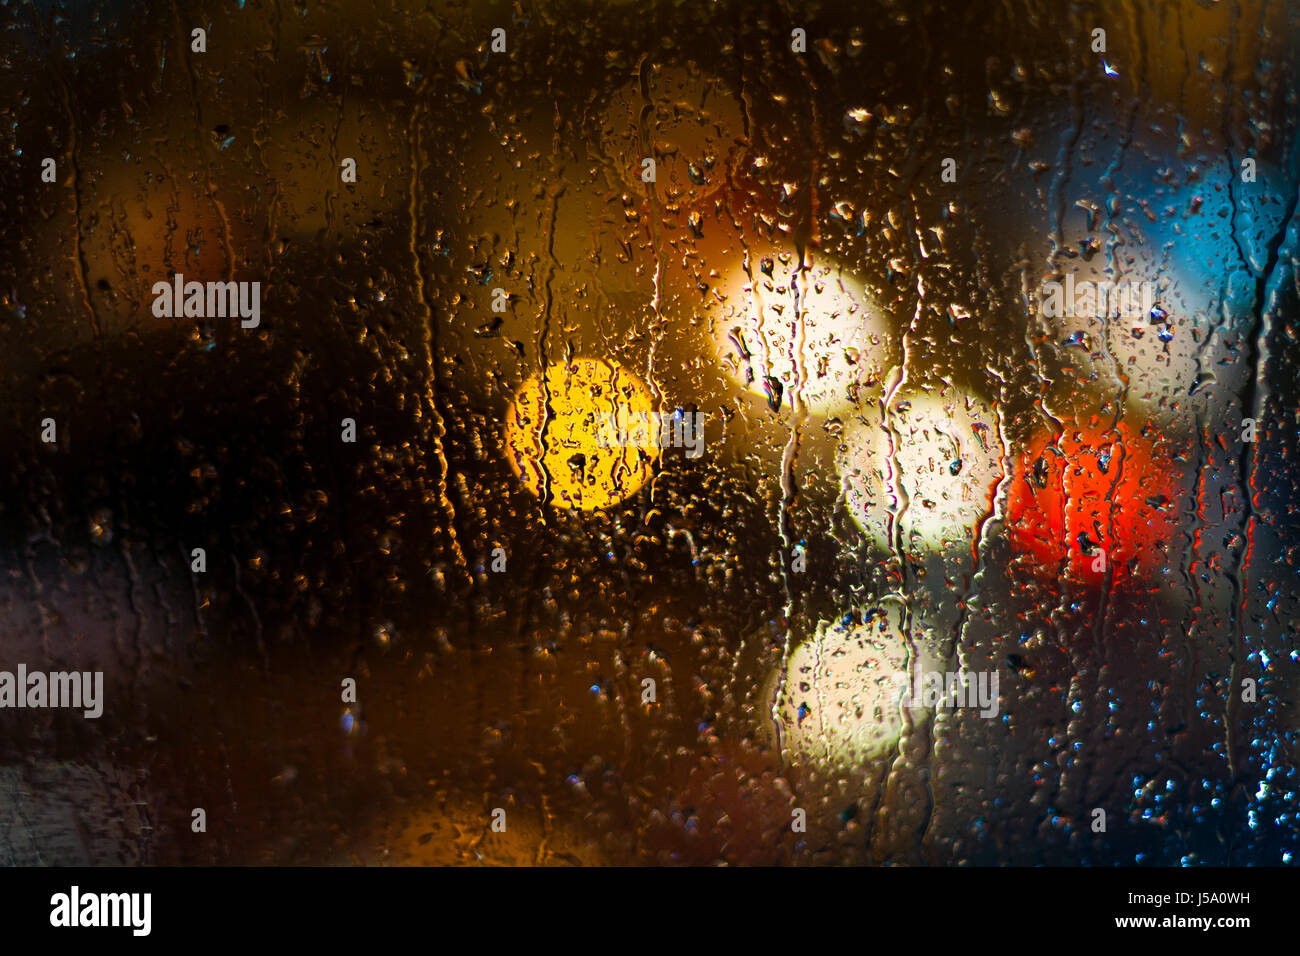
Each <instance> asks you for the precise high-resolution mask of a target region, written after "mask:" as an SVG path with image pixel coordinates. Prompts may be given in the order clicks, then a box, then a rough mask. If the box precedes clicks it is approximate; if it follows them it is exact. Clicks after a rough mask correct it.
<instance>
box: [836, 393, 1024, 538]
mask: <svg viewBox="0 0 1300 956" xmlns="http://www.w3.org/2000/svg"><path fill="white" fill-rule="evenodd" d="M864 419H865V420H864ZM1001 455H1002V445H1001V440H1000V438H999V429H998V420H997V415H996V413H995V411H994V409H993V408H992V407H991V406H990V405H989V404H988V403H987V402H985V401H983V400H981V399H978V398H976V397H975V396H973V395H970V394H969V393H966V392H964V391H963V390H961V389H958V388H955V387H952V386H949V387H947V388H944V389H942V390H938V391H923V390H920V389H916V388H905V389H904V390H903V391H900V392H899V393H898V394H896V395H894V396H892V398H891V400H890V402H889V405H888V407H882V406H880V405H877V406H876V407H875V408H873V409H869V410H868V411H867V412H866V414H865V415H864V416H863V417H859V418H855V419H854V421H853V423H852V424H850V425H848V426H847V427H846V428H845V430H844V434H843V436H842V443H841V448H840V451H839V453H838V454H837V456H836V466H837V470H838V472H839V475H840V482H841V489H842V492H843V495H844V502H845V506H846V508H847V509H848V512H849V514H850V515H851V516H852V517H853V520H854V522H855V523H856V524H857V526H858V527H859V528H860V529H861V530H862V531H863V533H865V534H866V535H867V536H868V537H869V538H871V540H872V541H873V542H874V543H875V545H876V546H877V547H878V548H880V549H882V550H889V549H890V546H891V542H892V529H893V525H894V522H895V521H896V522H897V523H898V525H899V527H898V532H899V538H898V540H899V541H900V542H901V546H902V547H903V549H904V550H905V551H907V552H909V553H916V552H917V551H922V550H925V551H946V550H949V549H952V548H969V547H970V546H971V544H972V542H973V541H974V537H975V534H976V532H977V530H978V527H979V523H980V521H981V519H982V518H984V517H985V516H986V515H987V514H988V513H989V511H990V509H991V508H992V498H993V493H994V490H995V488H996V485H997V482H998V479H999V478H1000V477H1001V476H1002V465H1001Z"/></svg>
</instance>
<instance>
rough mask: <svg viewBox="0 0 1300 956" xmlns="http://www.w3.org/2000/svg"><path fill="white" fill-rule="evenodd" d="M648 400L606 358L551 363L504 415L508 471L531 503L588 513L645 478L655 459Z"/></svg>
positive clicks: (651, 406) (636, 486) (632, 379)
mask: <svg viewBox="0 0 1300 956" xmlns="http://www.w3.org/2000/svg"><path fill="white" fill-rule="evenodd" d="M653 410H654V396H653V395H652V394H651V392H650V390H649V389H648V388H647V387H646V386H645V385H644V384H643V383H642V382H641V380H640V379H638V378H637V377H636V376H635V375H633V374H632V373H631V372H629V371H628V370H627V369H625V368H623V366H621V365H619V364H618V363H617V362H615V361H613V360H612V359H572V360H571V361H569V362H568V363H563V362H561V363H556V364H555V365H552V366H551V367H550V368H548V369H547V370H546V375H545V377H544V378H543V377H541V376H536V375H535V376H533V377H532V378H530V379H529V380H528V381H526V382H525V383H524V384H523V386H522V387H521V388H520V389H519V393H518V394H517V395H516V396H515V400H514V401H513V402H512V403H511V405H510V408H509V410H508V411H507V412H506V425H505V450H506V458H507V460H508V461H509V462H510V467H511V468H513V469H514V472H515V474H516V475H517V476H518V477H519V479H520V481H522V482H523V483H524V485H525V486H526V487H527V488H528V490H529V491H531V492H532V493H533V494H535V495H537V497H539V498H541V499H542V500H544V501H548V502H550V503H553V504H555V505H557V506H559V507H563V508H569V509H573V510H578V511H594V510H596V509H599V508H608V507H610V506H612V505H616V504H618V503H619V502H620V501H623V500H624V499H625V498H627V497H629V496H631V495H633V494H636V492H637V491H638V490H639V489H640V488H641V486H642V485H644V484H645V482H646V481H647V479H649V477H650V475H651V473H652V470H653V467H654V461H655V459H656V458H657V457H658V456H659V444H660V443H659V434H658V432H657V430H655V429H654V428H652V427H649V424H650V423H651V422H653V421H655V418H656V416H655V415H654V413H653Z"/></svg>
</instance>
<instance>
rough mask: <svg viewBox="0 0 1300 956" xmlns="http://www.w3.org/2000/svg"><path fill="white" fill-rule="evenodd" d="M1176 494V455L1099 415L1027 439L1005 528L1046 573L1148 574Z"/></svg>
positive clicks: (1092, 577) (1087, 576) (1093, 579)
mask: <svg viewBox="0 0 1300 956" xmlns="http://www.w3.org/2000/svg"><path fill="white" fill-rule="evenodd" d="M1176 497H1177V495H1176V472H1175V470H1174V467H1173V461H1172V460H1171V459H1170V457H1169V456H1168V455H1166V454H1163V453H1162V452H1161V450H1160V449H1159V447H1158V445H1157V443H1156V442H1153V441H1151V440H1149V439H1147V438H1144V437H1142V436H1141V435H1139V434H1138V433H1137V431H1136V430H1135V429H1133V428H1131V427H1130V426H1128V425H1126V424H1124V423H1123V422H1120V423H1118V424H1116V425H1115V426H1114V427H1111V426H1110V425H1109V424H1108V423H1103V422H1099V421H1093V422H1090V423H1089V424H1087V425H1084V426H1077V425H1076V426H1072V427H1067V429H1066V430H1065V431H1064V432H1063V433H1061V435H1060V436H1059V437H1058V438H1055V439H1053V438H1052V437H1051V436H1049V435H1038V436H1035V437H1034V438H1033V439H1032V440H1031V441H1030V442H1029V443H1028V445H1027V447H1026V450H1025V451H1024V452H1022V454H1021V455H1020V457H1019V459H1018V460H1017V462H1016V470H1015V473H1014V475H1013V477H1012V485H1011V489H1010V492H1009V496H1008V502H1007V527H1008V529H1009V536H1010V539H1011V543H1012V545H1013V547H1014V548H1015V549H1016V550H1017V551H1018V552H1020V553H1022V554H1025V555H1028V556H1030V557H1031V558H1032V560H1033V563H1034V565H1035V567H1036V568H1037V569H1038V570H1039V571H1041V572H1043V573H1047V574H1053V575H1054V574H1059V573H1062V572H1064V573H1065V574H1068V575H1069V576H1070V577H1072V578H1076V579H1082V580H1084V581H1088V582H1090V583H1100V582H1101V581H1103V580H1104V579H1105V578H1106V577H1107V575H1108V574H1109V575H1111V579H1112V580H1114V581H1120V580H1123V579H1126V578H1129V577H1131V576H1132V575H1133V574H1134V573H1136V574H1140V575H1142V576H1143V577H1148V576H1151V575H1153V574H1156V573H1158V570H1159V568H1160V566H1161V565H1162V564H1163V562H1164V553H1163V551H1162V548H1161V546H1162V545H1163V544H1164V543H1165V542H1167V541H1169V539H1170V537H1171V535H1172V533H1173V530H1174V524H1175V521H1174V509H1175V502H1176ZM1103 553H1104V559H1103Z"/></svg>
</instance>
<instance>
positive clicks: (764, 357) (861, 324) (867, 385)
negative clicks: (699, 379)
mask: <svg viewBox="0 0 1300 956" xmlns="http://www.w3.org/2000/svg"><path fill="white" fill-rule="evenodd" d="M749 264H750V273H746V272H745V270H744V269H743V268H742V267H741V266H740V265H739V264H737V266H736V268H735V269H734V271H733V272H732V273H731V274H730V275H728V276H727V277H725V278H724V282H723V285H722V288H721V292H722V293H723V296H724V301H725V306H724V307H723V308H722V310H721V311H720V312H719V313H715V315H714V317H713V319H712V322H711V334H712V340H713V345H714V348H715V350H716V352H717V355H718V359H719V361H720V362H721V363H722V365H723V367H724V368H725V369H726V371H727V374H728V375H729V376H730V377H731V378H732V379H733V380H735V381H736V382H737V383H739V384H740V385H742V386H744V387H745V388H746V389H747V390H748V391H749V392H751V393H752V394H754V395H756V396H760V397H762V398H764V399H766V400H767V401H768V403H769V404H770V405H771V406H773V407H776V408H779V409H782V410H785V409H789V408H792V407H793V405H794V403H795V401H796V400H797V401H798V402H799V403H800V404H802V405H803V406H804V407H805V408H806V409H808V410H809V411H811V412H813V413H814V414H828V415H829V414H845V413H847V412H849V411H851V410H852V409H853V408H855V407H857V406H858V405H859V404H861V403H863V402H866V401H869V400H870V399H871V398H872V397H875V396H876V395H878V393H879V389H880V385H881V382H882V380H883V379H884V376H885V373H886V371H887V370H888V369H889V368H890V366H891V364H892V362H893V360H894V358H895V351H896V350H895V349H894V347H893V343H892V339H891V336H890V334H889V328H888V325H887V323H886V322H885V320H884V317H883V316H882V314H881V312H880V311H879V309H878V308H876V306H875V305H874V304H873V303H872V301H871V299H870V297H869V296H868V295H867V293H866V292H865V290H864V289H863V286H862V284H861V283H860V282H858V281H857V280H856V279H854V278H852V277H851V276H848V275H846V274H844V273H843V271H842V270H840V269H838V268H835V267H833V266H830V265H814V266H812V267H810V268H808V269H804V270H800V269H799V268H798V261H797V259H795V257H793V256H791V255H789V254H786V255H785V256H782V255H780V254H779V253H778V252H777V251H776V248H775V247H772V248H771V249H768V250H766V251H763V250H762V249H759V250H755V251H754V252H753V253H751V255H750V258H749ZM751 275H752V278H751Z"/></svg>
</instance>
